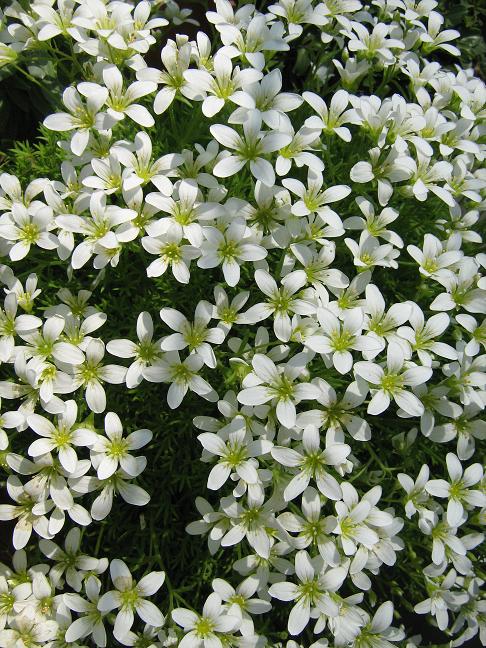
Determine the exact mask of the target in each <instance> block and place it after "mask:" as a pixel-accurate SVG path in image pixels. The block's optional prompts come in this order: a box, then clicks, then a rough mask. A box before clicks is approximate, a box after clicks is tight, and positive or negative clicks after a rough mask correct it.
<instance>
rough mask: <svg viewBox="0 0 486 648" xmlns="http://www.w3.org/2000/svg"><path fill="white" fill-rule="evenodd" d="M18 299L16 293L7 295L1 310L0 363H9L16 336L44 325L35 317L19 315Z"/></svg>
mask: <svg viewBox="0 0 486 648" xmlns="http://www.w3.org/2000/svg"><path fill="white" fill-rule="evenodd" d="M18 303H19V302H18V299H17V295H16V294H15V292H10V293H8V294H7V295H6V297H5V300H4V303H3V308H2V309H0V362H9V360H10V359H11V357H12V354H13V352H14V349H15V335H19V334H21V333H24V334H25V333H31V332H33V331H34V330H35V329H38V328H39V327H40V326H41V325H42V320H41V319H39V318H38V317H35V316H34V315H27V314H21V315H17V308H18Z"/></svg>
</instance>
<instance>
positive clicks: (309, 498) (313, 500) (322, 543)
mask: <svg viewBox="0 0 486 648" xmlns="http://www.w3.org/2000/svg"><path fill="white" fill-rule="evenodd" d="M321 506H322V504H321V495H320V494H319V492H318V491H317V490H316V489H315V488H313V487H312V486H308V487H307V488H306V489H305V491H304V493H303V495H302V505H301V508H302V516H300V515H297V514H295V513H291V512H290V511H285V513H282V514H280V515H279V516H278V521H279V523H280V524H281V525H282V526H283V527H284V529H286V531H290V532H291V533H298V535H297V536H293V538H294V544H295V546H296V548H297V549H305V548H306V547H308V546H309V545H312V546H317V549H318V551H319V553H320V555H321V556H322V559H323V560H324V562H325V563H326V564H329V565H331V567H336V566H337V565H338V564H339V562H340V556H339V553H338V551H337V547H336V545H335V542H334V540H333V538H332V536H331V535H330V534H331V532H332V531H333V530H334V529H335V527H336V518H335V517H334V516H332V515H326V516H325V517H322V516H321Z"/></svg>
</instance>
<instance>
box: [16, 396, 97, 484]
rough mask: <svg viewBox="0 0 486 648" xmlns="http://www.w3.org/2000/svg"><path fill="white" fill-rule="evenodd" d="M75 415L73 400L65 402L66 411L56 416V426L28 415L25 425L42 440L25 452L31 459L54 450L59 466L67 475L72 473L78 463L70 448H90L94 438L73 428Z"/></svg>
mask: <svg viewBox="0 0 486 648" xmlns="http://www.w3.org/2000/svg"><path fill="white" fill-rule="evenodd" d="M77 415H78V407H77V405H76V402H75V401H73V400H68V401H66V409H65V410H64V412H62V413H61V414H59V415H58V417H57V424H56V425H54V424H53V423H51V422H50V421H49V420H48V419H46V418H45V417H44V416H40V415H39V414H30V415H29V416H28V417H27V423H28V425H29V427H30V428H31V429H32V430H34V432H35V433H36V434H38V435H39V436H41V437H42V438H40V439H37V440H36V441H34V442H33V443H31V444H30V446H29V448H28V450H27V452H28V453H29V455H30V456H31V457H39V456H40V455H43V454H45V453H47V452H52V451H53V450H55V451H56V452H57V454H58V457H59V461H60V463H61V466H62V467H63V468H64V469H65V470H66V471H67V472H68V473H72V472H74V471H75V470H76V465H77V463H78V457H77V455H76V451H75V450H74V448H73V447H72V446H73V445H74V446H76V447H81V446H90V445H92V444H93V443H94V441H95V438H96V436H95V435H94V434H93V433H90V432H89V430H84V429H78V428H74V425H75V423H76V419H77ZM73 428H74V429H73Z"/></svg>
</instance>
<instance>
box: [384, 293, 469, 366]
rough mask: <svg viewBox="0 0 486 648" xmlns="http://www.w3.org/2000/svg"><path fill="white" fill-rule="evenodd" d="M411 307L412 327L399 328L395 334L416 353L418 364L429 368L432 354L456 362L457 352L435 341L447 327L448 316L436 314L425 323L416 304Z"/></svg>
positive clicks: (447, 345)
mask: <svg viewBox="0 0 486 648" xmlns="http://www.w3.org/2000/svg"><path fill="white" fill-rule="evenodd" d="M411 306H412V308H411V311H410V315H409V320H410V323H411V325H412V327H410V326H400V328H399V329H398V331H397V333H398V335H399V336H400V337H402V338H404V339H405V340H407V341H408V342H409V343H410V347H411V349H412V351H413V352H416V353H417V355H418V357H419V359H420V362H421V363H422V364H423V365H425V366H427V367H431V366H432V357H433V356H432V354H434V355H438V356H440V357H441V358H447V359H448V360H456V359H457V352H456V350H455V349H454V348H453V347H451V346H450V345H449V344H445V342H436V340H435V338H437V337H439V336H440V335H442V334H443V333H444V331H445V330H446V329H447V327H448V326H449V322H450V318H449V316H448V315H447V314H446V313H438V314H437V315H432V317H430V318H429V319H428V320H427V321H425V318H424V314H423V312H422V310H421V309H420V308H419V307H418V306H417V304H415V303H413V302H412V303H411Z"/></svg>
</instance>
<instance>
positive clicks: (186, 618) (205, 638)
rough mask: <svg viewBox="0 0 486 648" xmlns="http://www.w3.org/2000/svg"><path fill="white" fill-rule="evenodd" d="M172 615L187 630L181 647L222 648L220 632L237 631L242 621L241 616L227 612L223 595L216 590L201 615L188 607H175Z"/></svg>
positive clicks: (208, 599)
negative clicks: (223, 602)
mask: <svg viewBox="0 0 486 648" xmlns="http://www.w3.org/2000/svg"><path fill="white" fill-rule="evenodd" d="M171 616H172V619H173V620H174V621H175V622H176V623H177V625H179V626H181V627H182V628H183V630H184V632H185V634H184V637H183V638H182V639H181V640H180V641H179V644H178V646H179V648H194V647H195V646H198V648H222V646H223V644H222V642H221V639H220V638H219V637H218V633H228V632H232V631H235V630H237V629H238V627H239V625H240V623H241V618H238V617H237V616H234V615H231V614H227V613H225V611H224V609H223V605H222V601H221V597H220V596H219V594H216V592H213V593H212V594H210V595H209V596H208V598H207V600H206V602H205V603H204V606H203V610H202V614H201V615H199V614H196V613H195V612H192V611H191V610H188V609H186V608H175V609H174V610H172V613H171Z"/></svg>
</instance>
